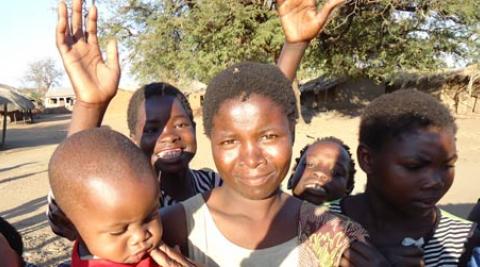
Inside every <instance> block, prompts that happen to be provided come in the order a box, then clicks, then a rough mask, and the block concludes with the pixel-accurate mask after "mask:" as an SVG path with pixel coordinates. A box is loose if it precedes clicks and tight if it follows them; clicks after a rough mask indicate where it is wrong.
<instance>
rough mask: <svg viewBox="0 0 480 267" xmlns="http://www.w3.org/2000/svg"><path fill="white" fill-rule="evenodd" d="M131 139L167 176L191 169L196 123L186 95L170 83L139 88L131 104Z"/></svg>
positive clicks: (129, 123) (129, 125)
mask: <svg viewBox="0 0 480 267" xmlns="http://www.w3.org/2000/svg"><path fill="white" fill-rule="evenodd" d="M127 119H128V128H129V130H130V137H131V138H132V140H133V141H134V142H135V143H136V144H137V145H138V146H139V147H140V148H141V149H142V150H143V151H144V153H145V154H146V155H148V156H149V157H151V163H152V164H153V165H155V167H156V168H157V169H159V170H161V171H162V172H164V173H177V172H181V171H185V170H188V164H189V163H190V161H191V160H192V158H193V156H194V155H195V153H196V151H197V140H196V137H195V122H194V120H193V113H192V109H191V107H190V104H189V103H188V100H187V98H186V97H185V95H184V94H183V93H182V92H181V91H180V90H178V89H177V88H175V87H173V86H172V85H170V84H167V83H151V84H147V85H145V86H143V87H141V88H140V89H138V90H137V91H136V92H135V93H134V94H133V95H132V97H131V99H130V102H129V104H128V114H127Z"/></svg>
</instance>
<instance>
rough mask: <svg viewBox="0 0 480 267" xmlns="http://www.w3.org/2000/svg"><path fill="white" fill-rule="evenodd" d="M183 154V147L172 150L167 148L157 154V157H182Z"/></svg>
mask: <svg viewBox="0 0 480 267" xmlns="http://www.w3.org/2000/svg"><path fill="white" fill-rule="evenodd" d="M181 154H182V150H181V149H172V150H165V151H161V152H159V153H158V154H157V157H158V158H160V159H175V158H178V157H180V155H181Z"/></svg>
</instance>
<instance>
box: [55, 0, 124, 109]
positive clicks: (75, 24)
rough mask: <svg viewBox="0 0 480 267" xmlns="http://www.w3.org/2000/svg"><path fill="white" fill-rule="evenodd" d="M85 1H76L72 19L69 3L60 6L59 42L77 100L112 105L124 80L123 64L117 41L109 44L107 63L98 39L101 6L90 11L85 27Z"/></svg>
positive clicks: (85, 102) (57, 38) (57, 39)
mask: <svg viewBox="0 0 480 267" xmlns="http://www.w3.org/2000/svg"><path fill="white" fill-rule="evenodd" d="M82 18H83V16H82V0H73V3H72V19H71V21H70V22H69V21H68V13H67V6H66V4H65V2H63V1H62V2H60V4H59V6H58V24H57V31H56V43H57V48H58V51H59V52H60V55H61V57H62V60H63V65H64V67H65V70H66V71H67V74H68V77H69V78H70V82H71V83H72V86H73V89H74V91H75V95H76V97H77V101H80V102H83V103H84V104H93V105H108V102H109V101H110V100H111V99H112V98H113V97H114V96H115V94H116V92H117V88H118V83H119V81H120V65H119V60H118V51H117V44H116V41H110V42H109V44H108V46H107V58H108V61H107V62H105V61H104V60H103V58H102V54H101V52H100V47H99V44H98V38H97V8H96V7H95V6H92V7H91V8H90V10H89V12H88V18H87V26H86V30H85V31H84V29H83V19H82Z"/></svg>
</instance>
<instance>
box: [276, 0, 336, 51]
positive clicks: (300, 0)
mask: <svg viewBox="0 0 480 267" xmlns="http://www.w3.org/2000/svg"><path fill="white" fill-rule="evenodd" d="M343 3H345V0H329V1H328V2H327V3H325V5H324V6H323V7H322V8H321V9H320V11H318V10H317V6H316V2H315V0H277V4H278V14H279V16H280V22H281V23H282V28H283V31H284V33H285V39H286V41H287V42H290V43H295V42H305V41H310V40H312V39H313V38H315V37H316V36H317V35H318V34H319V33H320V31H321V30H322V29H323V27H324V26H325V25H326V23H327V22H328V19H329V17H330V15H331V13H332V12H333V11H334V10H335V8H336V7H338V6H340V5H342V4H343Z"/></svg>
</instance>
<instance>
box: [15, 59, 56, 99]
mask: <svg viewBox="0 0 480 267" xmlns="http://www.w3.org/2000/svg"><path fill="white" fill-rule="evenodd" d="M62 76H63V72H62V71H60V70H59V69H58V68H57V66H56V65H55V62H54V61H53V59H51V58H46V59H41V60H38V61H35V62H32V63H30V64H29V65H28V70H27V72H26V74H25V77H24V80H25V81H26V82H28V83H32V84H33V85H34V86H35V87H36V88H38V89H40V91H42V92H46V91H48V89H50V88H51V87H52V86H54V85H57V84H58V82H59V80H60V79H61V78H62Z"/></svg>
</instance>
